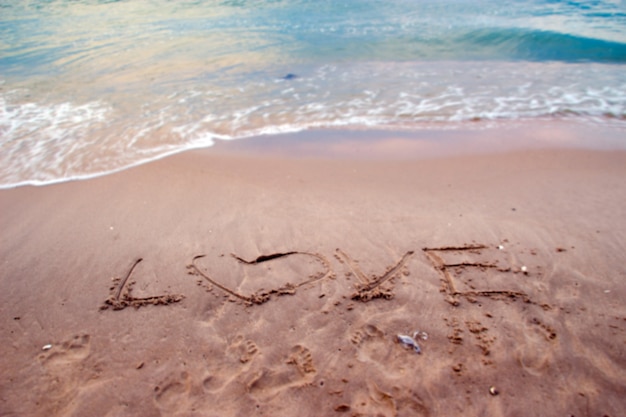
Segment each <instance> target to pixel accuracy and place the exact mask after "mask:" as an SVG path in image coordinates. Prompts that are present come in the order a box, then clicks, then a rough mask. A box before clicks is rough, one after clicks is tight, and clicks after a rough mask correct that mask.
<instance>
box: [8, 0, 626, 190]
mask: <svg viewBox="0 0 626 417" xmlns="http://www.w3.org/2000/svg"><path fill="white" fill-rule="evenodd" d="M553 119H554V120H564V121H566V122H568V123H570V122H571V123H582V124H586V125H594V124H595V125H601V126H602V127H603V128H609V129H615V130H616V131H617V132H624V141H625V146H626V1H625V0H580V1H558V0H550V1H549V0H527V1H511V2H503V1H500V0H498V1H496V0H385V1H382V0H315V1H312V0H310V1H309V0H207V1H201V0H197V1H192V0H180V1H171V0H119V1H114V0H0V187H2V188H6V187H12V186H16V185H23V184H48V183H53V182H59V181H65V180H69V179H77V178H88V177H92V176H97V175H102V174H106V173H109V172H114V171H119V170H121V169H124V168H127V167H129V166H133V165H137V164H139V163H143V162H146V161H150V160H153V159H156V158H160V157H163V156H165V155H169V154H172V153H176V152H180V151H182V150H185V149H191V148H199V147H206V146H211V145H212V144H213V143H214V141H215V140H216V139H222V140H234V139H241V138H248V137H253V136H258V135H266V134H276V133H282V132H299V131H303V130H308V129H324V128H333V129H337V128H340V129H363V128H367V129H377V130H385V129H389V130H394V131H397V130H402V131H411V130H423V129H466V128H471V129H488V128H490V127H491V126H494V125H498V124H506V123H510V122H515V123H526V122H528V123H533V121H535V120H553ZM294 140H295V139H294ZM590 140H601V138H596V139H590Z"/></svg>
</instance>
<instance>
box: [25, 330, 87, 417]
mask: <svg viewBox="0 0 626 417" xmlns="http://www.w3.org/2000/svg"><path fill="white" fill-rule="evenodd" d="M90 342H91V337H90V336H89V335H88V334H79V335H76V336H74V337H72V338H71V339H68V340H66V341H64V342H62V343H60V344H53V345H52V348H50V349H49V350H47V351H45V352H43V353H41V354H40V355H39V356H38V360H39V362H40V363H41V365H42V366H43V369H44V372H43V375H42V379H43V381H42V383H41V384H40V385H39V386H40V387H42V388H41V389H36V390H35V392H34V396H35V398H37V403H38V404H41V407H42V408H41V410H40V411H41V412H42V415H46V414H48V415H50V414H54V413H58V412H59V411H60V410H63V409H64V408H65V407H67V406H68V405H70V404H71V403H72V402H73V401H74V400H75V398H76V396H77V395H78V394H79V392H80V389H81V388H83V387H84V386H85V384H86V383H87V382H88V381H89V380H90V379H93V378H94V377H95V376H96V375H97V373H98V372H99V370H98V367H97V366H96V364H93V366H88V364H87V362H88V360H89V358H90V355H89V354H90Z"/></svg>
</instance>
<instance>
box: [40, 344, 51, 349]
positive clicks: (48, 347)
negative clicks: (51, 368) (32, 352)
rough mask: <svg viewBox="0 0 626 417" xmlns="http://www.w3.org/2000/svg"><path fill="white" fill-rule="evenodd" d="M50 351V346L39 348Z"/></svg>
mask: <svg viewBox="0 0 626 417" xmlns="http://www.w3.org/2000/svg"><path fill="white" fill-rule="evenodd" d="M50 349H52V345H44V347H42V348H41V350H50Z"/></svg>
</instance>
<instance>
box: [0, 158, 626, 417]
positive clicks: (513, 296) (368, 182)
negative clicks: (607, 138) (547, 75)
mask: <svg viewBox="0 0 626 417" xmlns="http://www.w3.org/2000/svg"><path fill="white" fill-rule="evenodd" d="M222 148H223V149H226V150H227V149H228V146H218V147H216V148H213V149H210V150H208V151H195V152H188V153H184V154H180V155H177V156H174V157H170V158H167V159H165V160H161V161H158V162H154V163H151V164H148V165H144V166H141V167H137V168H133V169H130V170H127V171H124V172H121V173H118V174H114V175H109V176H106V177H102V178H98V179H92V180H88V181H78V182H72V183H65V184H59V185H51V186H46V187H21V188H17V189H13V190H4V191H0V212H1V213H2V214H1V216H0V230H2V234H1V237H0V239H1V241H0V242H1V251H0V265H1V271H2V272H1V275H0V280H1V282H0V284H1V285H2V293H1V295H0V297H1V298H0V311H1V313H2V314H1V315H0V334H1V335H2V344H1V345H0V369H1V370H2V371H1V374H0V415H2V416H96V415H97V416H254V415H266V416H331V415H352V416H378V415H381V416H395V415H398V416H454V415H457V416H460V415H464V416H570V415H571V416H577V417H578V416H605V415H606V416H613V417H617V416H621V415H624V412H625V410H626V371H625V369H626V351H625V348H626V305H625V304H624V300H626V284H625V282H626V281H625V279H626V266H625V264H624V260H625V255H624V254H625V253H626V243H625V242H626V227H625V223H626V209H625V203H626V181H625V180H626V152H600V151H584V150H571V149H570V150H565V149H553V150H528V151H515V152H509V153H498V154H491V155H479V156H476V155H475V156H467V155H466V156H456V157H446V158H434V159H418V158H404V159H402V160H400V159H395V160H394V159H378V160H376V159H349V158H335V159H332V158H331V159H329V158H322V157H316V158H301V157H282V156H271V155H262V156H259V155H257V156H254V155H249V154H245V153H240V152H228V151H220V149H222ZM223 149H222V150H223ZM418 330H419V331H421V332H425V333H426V334H427V335H428V338H427V340H424V339H423V338H422V337H421V336H423V333H422V334H420V335H419V336H418V337H416V340H417V343H418V344H419V346H420V348H421V354H418V353H416V352H415V351H414V350H413V349H411V348H407V347H405V346H403V345H402V344H400V343H398V341H397V335H398V334H404V335H408V336H411V335H412V334H413V333H414V332H415V331H418ZM45 345H51V347H50V348H49V349H47V350H44V349H43V347H44V346H45ZM490 388H491V391H492V392H491V393H490ZM494 394H495V395H494Z"/></svg>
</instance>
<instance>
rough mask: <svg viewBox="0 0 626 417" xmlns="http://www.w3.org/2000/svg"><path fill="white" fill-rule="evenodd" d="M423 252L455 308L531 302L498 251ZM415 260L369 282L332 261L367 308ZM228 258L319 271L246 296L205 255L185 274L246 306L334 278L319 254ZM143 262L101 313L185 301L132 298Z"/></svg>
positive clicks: (339, 254) (341, 255) (387, 293)
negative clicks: (305, 262) (205, 264)
mask: <svg viewBox="0 0 626 417" xmlns="http://www.w3.org/2000/svg"><path fill="white" fill-rule="evenodd" d="M422 252H423V253H424V255H425V257H426V259H427V260H428V261H429V262H430V264H431V265H432V267H433V268H435V269H436V270H437V271H438V272H439V275H440V280H441V292H442V293H444V294H445V296H446V298H445V299H446V301H447V302H449V303H450V304H452V305H454V306H456V305H458V304H459V298H461V297H463V298H466V299H467V300H469V301H470V302H475V299H476V297H489V298H493V299H513V300H516V299H522V300H524V301H525V302H532V301H531V300H530V298H529V296H528V295H527V294H526V293H525V292H524V291H523V290H522V289H521V288H515V287H516V286H517V285H516V281H512V280H510V279H506V275H507V274H511V273H512V274H518V273H523V274H525V275H528V274H529V273H528V270H527V267H526V266H521V267H512V266H505V265H510V261H509V260H508V259H506V256H505V255H504V251H503V247H502V246H488V245H482V244H472V245H464V246H445V247H436V248H423V249H422ZM531 253H532V254H534V251H531ZM414 254H415V252H414V251H408V252H406V253H405V254H404V255H403V256H402V257H401V258H400V259H399V260H398V261H397V262H396V263H395V264H394V265H392V266H391V267H388V268H387V269H386V270H385V272H384V273H383V274H382V275H380V276H377V275H371V276H368V275H367V274H365V273H364V272H363V271H362V270H361V268H360V266H359V265H358V261H355V260H354V259H352V258H351V257H350V256H349V255H348V254H347V253H345V252H344V251H342V250H341V249H337V250H336V251H335V254H334V255H335V258H336V259H337V260H338V261H339V262H340V263H341V264H342V265H344V266H345V267H346V268H347V269H348V271H346V272H345V275H346V277H350V276H355V277H356V278H357V280H358V282H357V283H356V284H355V290H356V291H355V292H354V293H353V294H352V295H351V298H352V299H353V300H359V301H363V302H368V301H370V300H373V299H376V298H383V299H391V298H393V297H394V292H393V289H394V280H395V279H396V278H397V277H399V276H400V275H404V276H408V275H409V271H408V268H407V263H408V261H409V260H410V259H411V258H412V257H413V256H414ZM231 256H232V258H233V259H234V260H236V261H237V262H238V263H240V264H242V265H248V266H255V265H261V264H265V263H269V262H273V261H278V260H281V259H285V258H288V257H294V256H299V257H308V258H310V260H311V261H312V262H313V263H315V264H316V265H317V266H318V267H319V271H316V272H314V273H311V274H308V275H307V276H306V277H305V278H303V279H302V280H301V281H299V282H296V283H286V284H284V285H281V286H278V287H276V288H271V289H269V290H258V291H256V292H251V293H248V294H244V293H242V292H240V291H237V290H235V289H233V288H230V287H228V286H227V285H225V284H224V283H223V282H220V281H219V280H218V279H216V278H215V277H213V276H211V274H210V273H209V272H207V270H206V269H204V268H202V267H201V266H200V265H198V263H199V262H201V260H202V259H203V258H205V257H206V255H198V256H195V257H194V258H193V260H192V262H191V263H190V264H189V265H187V269H188V273H189V274H191V275H195V276H198V277H200V280H199V282H198V283H199V284H200V283H202V281H206V283H207V286H208V287H209V289H211V290H212V288H213V287H217V288H219V289H220V290H221V291H223V292H224V293H225V295H227V296H230V297H231V299H239V300H241V301H243V302H244V303H246V304H248V305H255V304H263V303H265V302H267V301H269V300H270V299H271V298H272V296H282V295H294V294H295V293H296V291H297V289H298V288H300V287H303V286H309V285H312V284H315V283H316V282H318V281H321V280H324V279H326V278H334V277H335V274H334V272H333V269H332V267H331V263H330V262H329V261H328V259H327V258H326V257H325V256H323V255H320V254H317V253H311V252H303V251H292V252H281V253H273V254H268V255H262V256H259V257H257V258H256V259H253V260H245V259H243V258H241V257H239V256H237V255H234V254H232V255H231ZM141 262H142V258H139V259H137V260H136V261H135V262H134V263H133V264H132V266H131V267H130V270H129V271H128V273H127V274H126V275H125V277H124V278H119V277H118V278H114V279H113V286H111V287H110V295H109V297H108V298H107V299H106V300H105V302H104V304H103V306H102V307H101V309H103V310H105V309H108V308H112V309H113V310H122V309H124V308H126V307H131V306H132V307H135V308H139V307H143V306H146V305H169V304H172V303H177V302H179V301H181V300H183V299H184V296H183V295H180V294H174V295H171V294H166V295H159V296H151V297H135V296H133V294H132V288H133V285H134V284H135V281H134V280H132V279H131V275H132V274H133V272H134V271H135V269H136V268H137V266H138V265H139V264H140V263H141ZM489 271H494V272H495V274H494V273H492V274H488V272H489Z"/></svg>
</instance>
